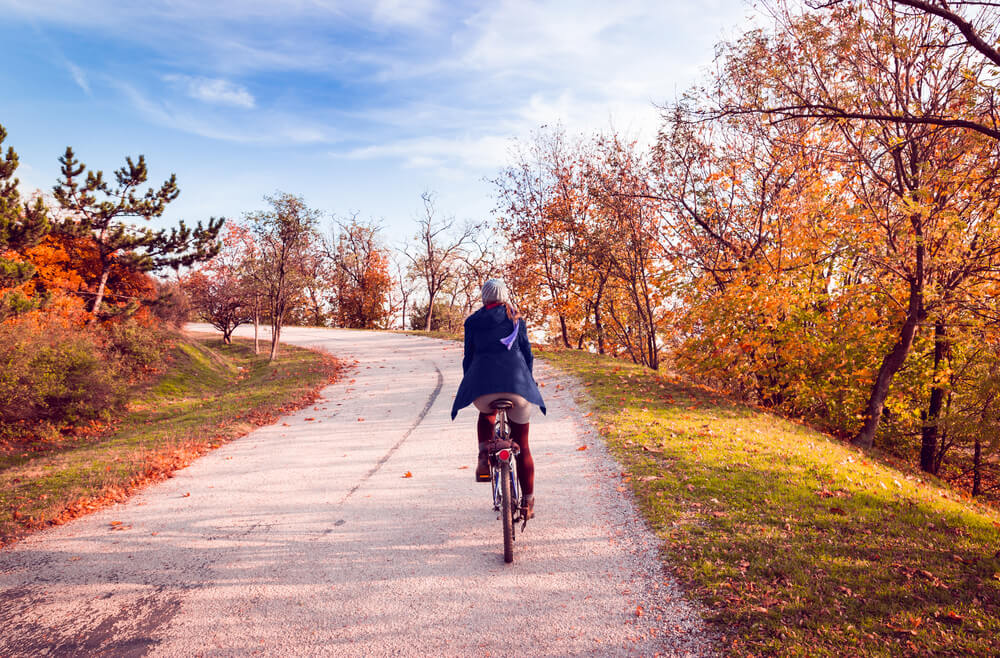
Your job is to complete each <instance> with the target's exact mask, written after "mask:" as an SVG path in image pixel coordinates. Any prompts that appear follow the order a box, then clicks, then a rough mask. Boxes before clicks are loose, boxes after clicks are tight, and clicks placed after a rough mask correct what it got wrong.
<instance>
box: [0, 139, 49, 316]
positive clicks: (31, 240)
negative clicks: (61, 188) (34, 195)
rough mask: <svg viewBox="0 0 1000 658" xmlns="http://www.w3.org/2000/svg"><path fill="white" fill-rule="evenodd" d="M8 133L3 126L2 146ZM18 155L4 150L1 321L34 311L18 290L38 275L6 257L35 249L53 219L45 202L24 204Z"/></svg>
mask: <svg viewBox="0 0 1000 658" xmlns="http://www.w3.org/2000/svg"><path fill="white" fill-rule="evenodd" d="M6 138H7V131H6V130H4V127H3V126H0V146H2V145H3V142H4V140H5V139H6ZM17 165H18V158H17V153H15V152H14V149H13V148H12V147H8V148H7V153H6V155H4V154H3V153H2V151H0V319H3V318H4V317H6V316H8V315H11V314H14V313H17V312H21V311H24V310H27V309H28V308H31V306H32V302H31V301H30V300H29V299H27V298H26V297H25V296H24V294H23V293H22V292H21V291H20V290H19V289H18V286H20V285H21V284H22V283H25V282H26V281H28V280H29V279H30V278H31V277H32V276H33V275H34V274H35V267H34V266H33V265H32V264H31V263H28V262H22V261H17V260H13V259H10V258H5V257H4V255H5V253H6V252H8V251H13V250H19V249H24V248H27V247H32V246H34V245H36V244H38V242H39V241H40V240H41V239H42V238H43V237H45V234H46V233H48V232H49V220H48V216H47V214H46V211H45V206H44V205H43V204H42V200H41V199H35V202H34V203H30V202H27V201H25V202H22V201H21V195H20V193H19V192H18V190H17V185H18V180H17V179H16V178H14V172H15V171H16V170H17Z"/></svg>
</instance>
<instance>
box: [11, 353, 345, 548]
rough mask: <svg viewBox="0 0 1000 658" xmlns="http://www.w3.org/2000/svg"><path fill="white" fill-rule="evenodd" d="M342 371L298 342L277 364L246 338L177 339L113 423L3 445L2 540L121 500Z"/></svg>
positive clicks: (302, 400)
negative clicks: (47, 439) (227, 341)
mask: <svg viewBox="0 0 1000 658" xmlns="http://www.w3.org/2000/svg"><path fill="white" fill-rule="evenodd" d="M338 372H339V364H338V362H337V361H336V360H335V359H333V358H332V357H330V356H328V355H325V354H320V353H318V352H313V351H309V350H305V349H301V348H296V347H291V346H289V347H288V348H287V351H285V352H284V354H283V356H282V358H281V359H280V360H279V361H277V362H276V363H275V364H273V365H272V364H269V363H268V362H267V358H266V356H265V355H255V354H254V353H253V350H252V349H251V347H250V346H249V344H248V343H243V342H239V341H236V342H234V343H233V344H231V345H224V344H223V343H222V341H220V340H218V339H216V338H214V337H207V336H192V337H179V338H178V339H177V341H176V343H175V344H174V346H173V347H172V349H171V352H170V358H169V359H168V364H167V366H166V367H165V368H164V370H163V372H161V373H160V374H159V375H157V376H156V377H154V378H153V379H152V380H151V381H149V382H147V383H146V384H144V385H143V386H142V387H140V388H139V389H138V390H136V391H135V392H134V394H133V398H132V400H131V402H130V404H129V407H128V411H127V413H126V414H125V415H124V416H122V417H121V418H119V419H116V420H115V421H114V422H113V423H112V424H111V425H110V426H107V427H95V428H93V430H92V431H91V432H84V433H79V434H75V435H69V436H65V437H63V438H62V439H59V440H56V441H50V442H48V443H44V444H30V445H28V446H17V445H9V446H7V447H6V448H5V449H4V450H3V451H0V545H3V544H4V543H8V542H10V541H12V540H14V539H16V538H17V537H19V536H21V535H23V534H24V533H25V532H28V531H30V530H33V529H38V528H44V527H47V526H49V525H53V524H59V523H63V522H65V521H67V520H70V519H72V518H75V517H77V516H79V515H81V514H85V513H87V512H88V511H91V510H93V509H96V508H98V507H102V506H104V505H107V504H110V503H113V502H116V501H119V500H122V499H124V497H125V496H127V495H128V494H129V493H130V492H131V491H132V490H134V489H135V488H137V487H139V486H142V485H144V484H146V483H148V482H151V481H155V480H158V479H161V478H163V477H166V476H167V475H168V474H169V473H170V472H171V471H173V470H176V469H178V468H182V467H184V466H185V465H187V464H188V463H190V462H191V460H193V459H195V458H197V457H198V456H199V455H201V454H203V453H205V452H206V451H208V450H211V449H213V448H216V447H218V446H219V445H221V444H222V443H223V442H225V441H228V440H231V439H233V438H236V437H238V436H242V435H243V434H246V433H247V432H249V431H250V430H251V429H253V428H254V427H257V426H259V425H264V424H267V423H270V422H273V421H274V419H276V418H277V416H278V415H280V414H281V413H283V412H285V411H288V410H290V409H295V408H299V407H301V406H303V405H305V404H308V403H309V402H310V401H311V400H312V399H313V397H314V395H315V391H317V390H318V389H319V388H321V387H323V386H324V385H326V384H327V383H328V382H329V381H330V380H331V379H332V378H334V377H335V376H336V375H337V373H338Z"/></svg>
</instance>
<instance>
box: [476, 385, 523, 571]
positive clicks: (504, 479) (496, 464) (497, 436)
mask: <svg viewBox="0 0 1000 658" xmlns="http://www.w3.org/2000/svg"><path fill="white" fill-rule="evenodd" d="M513 406H514V403H513V402H511V401H510V400H504V399H498V400H494V401H493V402H492V403H490V408H491V409H494V410H495V411H496V412H497V419H496V425H495V429H494V432H493V439H492V440H491V441H489V442H488V443H487V444H486V452H487V454H488V455H489V459H490V480H491V481H492V483H493V511H494V512H499V513H500V519H501V521H502V522H503V561H504V562H506V563H508V564H509V563H511V562H513V561H514V540H515V539H516V530H515V525H516V524H517V522H518V521H520V522H521V531H522V532H524V527H525V526H526V525H528V519H526V518H523V517H522V515H521V506H520V505H519V504H518V502H519V501H520V499H521V497H520V492H519V489H518V485H517V459H516V458H517V456H518V455H519V454H520V452H521V447H520V446H518V445H517V443H515V442H513V441H511V440H510V424H509V423H508V422H507V410H508V409H510V408H512V407H513Z"/></svg>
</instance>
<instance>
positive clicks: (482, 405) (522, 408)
mask: <svg viewBox="0 0 1000 658" xmlns="http://www.w3.org/2000/svg"><path fill="white" fill-rule="evenodd" d="M500 399H504V400H510V401H511V402H513V403H514V406H513V407H511V408H510V409H509V410H508V411H507V418H509V419H510V420H511V422H514V423H517V424H518V425H524V424H525V423H527V422H528V421H530V420H531V412H532V411H534V408H535V405H533V404H531V403H530V402H528V401H527V400H525V399H524V398H523V397H521V396H520V395H518V394H517V393H490V394H489V395H480V396H479V397H478V398H476V399H475V400H473V401H472V405H473V406H474V407H475V408H476V409H478V410H479V411H480V413H484V414H492V413H495V412H494V410H493V409H490V402H493V401H494V400H500Z"/></svg>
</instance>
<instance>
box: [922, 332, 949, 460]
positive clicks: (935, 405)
mask: <svg viewBox="0 0 1000 658" xmlns="http://www.w3.org/2000/svg"><path fill="white" fill-rule="evenodd" d="M946 333H947V331H946V327H945V324H944V321H943V320H936V321H935V322H934V383H933V384H932V385H931V398H930V402H929V403H928V405H927V413H926V414H925V415H924V426H923V427H922V428H921V430H920V437H921V441H920V468H921V469H922V470H924V471H926V472H928V473H936V472H937V468H936V464H935V459H934V458H935V457H936V455H937V444H938V424H939V423H940V422H941V408H942V407H943V406H944V387H943V386H942V385H941V383H940V382H938V376H939V375H940V373H941V363H942V362H943V361H944V357H945V354H946V352H947V349H948V342H947V337H946Z"/></svg>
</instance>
